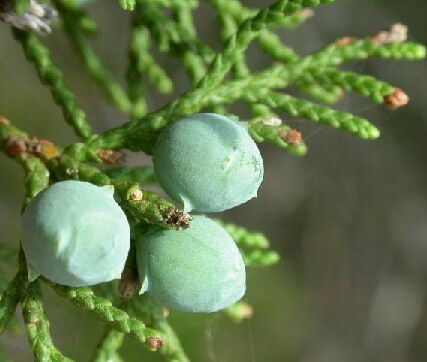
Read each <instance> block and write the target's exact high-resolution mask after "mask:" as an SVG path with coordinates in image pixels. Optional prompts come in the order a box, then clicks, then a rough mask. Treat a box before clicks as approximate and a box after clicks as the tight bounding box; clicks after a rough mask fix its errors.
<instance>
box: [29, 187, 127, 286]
mask: <svg viewBox="0 0 427 362" xmlns="http://www.w3.org/2000/svg"><path fill="white" fill-rule="evenodd" d="M113 193H114V190H113V188H112V187H108V186H107V187H98V186H95V185H92V184H90V183H87V182H81V181H63V182H58V183H56V184H54V185H52V186H50V187H48V188H47V189H46V190H44V191H42V192H41V193H40V194H39V195H37V197H36V198H35V199H34V200H33V201H31V203H30V204H29V205H28V207H27V208H26V210H25V213H24V216H23V222H22V246H23V249H24V252H25V256H26V260H27V264H28V269H29V273H30V278H34V277H36V276H38V275H42V276H44V277H46V278H47V279H49V280H51V281H53V282H55V283H59V284H62V285H67V286H72V287H81V286H87V285H94V284H98V283H103V282H108V281H110V280H113V279H118V278H120V274H121V272H122V270H123V268H124V265H125V262H126V258H127V254H128V252H129V247H130V228H129V223H128V221H127V219H126V215H125V214H124V212H123V211H122V209H121V208H120V207H119V205H118V204H117V203H116V201H115V200H114V198H113Z"/></svg>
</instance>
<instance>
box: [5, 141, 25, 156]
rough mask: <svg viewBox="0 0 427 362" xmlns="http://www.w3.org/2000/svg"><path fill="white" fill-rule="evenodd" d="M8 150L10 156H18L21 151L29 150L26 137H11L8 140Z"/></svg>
mask: <svg viewBox="0 0 427 362" xmlns="http://www.w3.org/2000/svg"><path fill="white" fill-rule="evenodd" d="M6 152H7V154H8V155H9V156H10V157H16V156H18V155H19V154H21V153H24V152H27V145H26V143H25V139H24V138H21V137H9V138H8V139H7V140H6Z"/></svg>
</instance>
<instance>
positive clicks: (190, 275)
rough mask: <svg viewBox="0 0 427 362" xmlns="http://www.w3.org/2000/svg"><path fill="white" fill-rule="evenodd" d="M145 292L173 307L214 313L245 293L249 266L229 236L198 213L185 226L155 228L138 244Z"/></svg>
mask: <svg viewBox="0 0 427 362" xmlns="http://www.w3.org/2000/svg"><path fill="white" fill-rule="evenodd" d="M137 263H138V270H139V276H140V280H141V283H142V289H141V293H144V292H147V293H148V294H149V295H151V296H152V297H154V298H155V299H157V300H158V301H159V302H161V303H163V304H164V305H165V306H167V307H168V308H171V309H175V310H180V311H185V312H203V313H210V312H216V311H218V310H220V309H223V308H225V307H227V306H229V305H231V304H233V303H235V302H236V301H238V300H239V299H240V298H242V296H243V295H244V294H245V289H246V273H245V265H244V264H243V260H242V257H241V255H240V252H239V249H238V248H237V246H236V244H235V243H234V241H233V240H232V238H231V237H230V235H229V234H228V233H227V232H226V231H225V230H224V229H223V228H222V227H221V226H220V225H218V224H217V223H216V222H214V221H212V220H210V219H208V218H207V217H204V216H194V217H193V220H192V222H191V226H190V228H189V229H186V230H179V231H177V230H165V229H160V228H158V227H153V228H151V229H150V230H149V231H148V232H147V233H146V234H145V235H144V236H143V237H142V238H141V239H140V240H139V242H138V244H137Z"/></svg>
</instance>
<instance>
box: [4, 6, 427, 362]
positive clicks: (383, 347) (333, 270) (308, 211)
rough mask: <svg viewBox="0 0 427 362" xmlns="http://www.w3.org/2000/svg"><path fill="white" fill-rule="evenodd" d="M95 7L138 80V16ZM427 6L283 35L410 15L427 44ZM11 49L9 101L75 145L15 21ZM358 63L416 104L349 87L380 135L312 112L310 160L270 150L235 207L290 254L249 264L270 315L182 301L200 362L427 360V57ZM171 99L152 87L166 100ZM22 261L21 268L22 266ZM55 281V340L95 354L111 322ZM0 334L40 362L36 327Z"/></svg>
mask: <svg viewBox="0 0 427 362" xmlns="http://www.w3.org/2000/svg"><path fill="white" fill-rule="evenodd" d="M270 2H271V1H263V0H258V1H255V0H253V1H245V4H248V5H254V6H266V5H268V4H269V3H270ZM89 10H90V13H91V14H92V15H93V17H94V18H95V19H96V20H97V21H99V24H100V27H101V29H102V33H101V35H100V37H99V39H97V40H96V42H95V46H96V48H97V49H98V50H99V52H100V54H102V57H103V59H104V60H105V62H106V63H107V64H108V65H109V67H110V68H111V69H112V71H113V72H114V74H115V75H116V76H117V78H118V79H120V80H121V81H122V82H123V74H124V72H125V68H126V60H125V59H126V58H125V56H126V44H127V24H128V21H129V16H128V14H126V13H125V12H123V11H120V10H119V8H118V6H117V4H116V1H113V0H102V1H97V2H96V3H94V4H93V5H91V6H90V7H89ZM426 14H427V2H426V1H423V0H405V1H401V0H375V1H373V0H351V1H342V2H339V3H338V4H335V5H332V6H324V7H322V8H319V9H318V10H317V11H316V16H315V17H314V18H313V19H311V20H309V21H308V22H307V23H306V24H305V25H303V26H302V27H300V28H299V29H297V30H296V31H295V32H282V33H281V35H282V36H283V39H285V40H286V41H287V42H288V43H289V44H291V45H292V46H294V47H295V48H296V49H297V50H299V51H300V52H301V53H307V52H310V51H313V50H316V49H318V48H320V47H321V46H323V45H325V44H327V43H328V42H330V41H333V40H335V39H337V38H339V37H341V36H344V35H355V36H365V35H371V34H374V33H376V32H377V31H379V30H383V29H386V28H388V27H389V25H391V24H392V23H394V22H396V21H400V22H402V23H404V24H407V25H408V26H409V29H410V39H411V40H414V41H419V42H422V43H425V44H426V43H427V26H426ZM196 20H197V23H198V29H199V30H200V32H201V34H202V37H203V38H204V39H206V41H207V42H209V43H210V44H213V45H215V44H218V37H217V36H216V35H215V34H217V33H216V31H217V30H218V25H217V22H216V19H215V16H214V13H213V12H212V11H211V9H210V8H209V7H208V6H205V5H204V6H202V8H201V9H200V10H199V11H198V12H197V16H196ZM214 30H215V31H214ZM45 40H46V42H47V43H48V44H49V47H50V49H51V50H52V54H53V58H54V60H55V61H56V62H57V63H58V64H59V65H60V66H61V67H62V69H63V70H64V73H65V78H66V81H67V83H68V84H69V85H70V86H71V88H72V89H73V90H74V91H75V93H76V94H77V98H78V101H79V103H80V104H81V105H82V107H84V109H85V110H87V112H88V114H89V117H90V119H91V120H92V122H93V123H94V126H95V129H96V130H97V131H103V130H105V129H107V128H108V127H112V126H114V125H118V124H120V123H122V122H124V121H125V120H126V118H125V116H124V115H122V114H120V113H118V112H117V111H115V110H114V109H113V108H112V107H111V106H109V105H108V104H107V103H106V102H105V100H104V98H103V97H102V95H101V94H100V92H99V91H98V88H97V86H96V85H95V84H94V83H93V82H92V80H91V79H90V77H89V76H88V75H87V73H86V72H85V70H84V68H83V67H82V65H81V63H80V62H79V59H78V58H77V57H76V55H75V54H74V53H73V51H72V50H71V47H70V45H69V43H68V41H67V39H66V38H65V37H64V35H63V34H62V33H61V31H59V30H58V31H56V32H54V34H53V35H51V36H49V37H46V39H45ZM0 55H1V56H0V89H1V96H0V114H1V115H4V116H6V117H8V118H9V119H10V120H12V121H13V122H14V123H15V124H16V125H18V126H19V127H21V128H23V129H25V130H27V131H28V132H29V133H31V134H34V135H37V136H40V137H46V138H50V139H52V140H55V141H56V142H61V143H65V142H70V141H73V140H75V138H74V136H73V134H72V132H71V131H70V129H69V128H68V127H66V126H65V125H64V122H63V119H62V116H61V113H60V112H59V111H58V109H57V108H56V107H55V105H54V104H53V101H52V99H51V96H50V94H49V93H48V91H47V90H46V89H45V88H44V87H43V86H41V85H40V83H39V81H38V79H37V77H36V74H35V71H34V69H33V67H32V66H31V65H29V64H28V63H27V62H26V61H25V59H24V56H23V53H22V50H21V49H20V47H19V46H18V45H17V44H16V43H15V42H14V41H13V39H12V37H11V33H10V29H9V28H8V27H7V26H6V25H4V24H0ZM159 59H161V62H162V64H164V65H165V67H166V68H167V69H168V70H169V72H170V74H171V75H172V76H173V79H174V81H175V84H176V88H177V92H178V93H179V92H181V91H182V90H184V89H186V88H187V87H188V81H187V79H186V77H185V74H184V72H183V70H182V67H180V65H179V63H178V62H177V61H176V60H173V59H170V58H165V57H163V56H162V57H160V58H159ZM248 59H249V62H250V63H251V65H252V67H253V69H262V68H263V67H265V66H267V65H268V64H269V63H268V62H269V61H268V59H266V58H265V57H264V56H263V55H262V54H260V53H259V52H258V50H257V49H256V48H255V47H253V48H250V51H249V55H248ZM348 68H349V69H352V70H355V71H359V72H367V73H370V74H373V75H376V76H378V77H380V78H383V79H386V80H388V81H390V82H391V83H392V84H394V85H396V86H398V87H400V88H402V89H404V90H405V91H406V92H407V93H408V94H409V96H410V98H411V102H410V105H409V106H408V107H406V108H404V109H402V110H399V111H394V112H393V111H389V110H385V109H384V108H383V107H381V106H377V105H371V104H370V103H369V102H368V101H366V100H364V99H361V98H358V97H354V96H347V97H345V99H344V100H343V101H342V102H341V103H340V104H339V105H338V107H339V108H340V109H342V110H346V111H351V112H354V113H356V114H359V115H362V116H364V117H368V118H369V119H371V120H373V121H374V122H375V123H376V124H377V125H378V126H379V127H380V128H381V130H382V137H381V139H379V140H378V141H375V142H366V141H361V140H357V139H354V138H353V137H352V136H349V135H346V134H343V133H339V132H336V131H335V130H332V129H326V128H324V127H322V128H319V127H317V126H314V127H313V126H310V125H307V124H306V123H300V122H297V123H296V124H298V126H299V125H301V126H302V129H303V130H304V136H305V139H306V140H307V143H308V145H309V147H310V151H309V153H308V155H307V156H306V157H304V158H297V157H294V156H291V155H289V154H286V153H282V152H281V151H280V150H278V149H275V148H274V147H270V146H264V145H263V146H262V147H261V148H262V152H263V155H264V160H265V168H266V176H265V181H264V183H263V185H262V188H261V191H260V193H259V197H258V198H257V199H255V200H253V201H251V202H249V203H248V204H246V205H243V206H241V207H238V208H236V209H234V210H232V211H230V212H227V213H224V215H223V216H224V218H225V219H226V220H229V221H233V222H235V223H237V224H241V225H244V226H246V227H248V228H251V229H255V230H259V231H262V232H264V233H265V234H266V235H267V236H268V237H269V238H270V239H271V240H272V243H273V247H274V248H275V249H276V250H278V251H279V252H280V253H281V255H282V261H281V262H280V263H279V264H278V265H277V266H275V267H272V268H267V269H251V270H250V271H249V278H248V294H247V300H248V301H249V303H251V304H252V305H253V307H254V308H255V314H254V317H253V318H252V320H250V321H248V322H244V323H243V324H240V325H235V324H233V323H232V322H231V321H229V320H228V319H227V318H226V317H225V316H224V315H222V314H215V315H191V314H183V313H173V314H172V316H171V321H172V323H173V324H174V326H175V327H176V329H177V331H178V333H179V335H180V336H181V338H182V341H183V344H184V347H185V348H186V350H187V351H188V353H189V355H190V357H191V358H192V360H193V361H221V362H222V361H224V362H226V361H227V362H234V361H251V362H255V361H260V362H279V361H291V362H293V361H301V362H356V361H357V362H358V361H363V362H365V361H375V362H381V361H387V362H406V361H408V362H409V361H420V362H421V361H426V360H427V293H426V292H427V145H426V144H427V107H426V92H425V85H426V84H427V65H426V62H418V63H405V62H389V61H378V60H376V61H369V62H367V63H363V64H361V63H358V64H352V65H350V66H348ZM168 99H170V97H163V96H158V95H157V93H156V92H154V91H152V90H150V98H149V100H150V103H151V105H152V106H153V107H157V106H159V105H161V104H163V103H164V102H165V101H166V100H168ZM236 110H237V111H239V109H238V108H236ZM128 161H129V163H130V164H134V165H136V164H147V163H149V162H150V161H149V159H147V158H146V157H144V156H143V155H142V154H136V155H129V156H128ZM0 170H1V171H0V175H1V177H0V238H1V242H3V243H8V244H10V245H17V244H18V239H19V222H20V221H19V220H20V216H19V214H20V204H21V200H22V198H23V187H22V172H21V170H20V169H19V168H18V167H17V166H16V165H14V164H13V162H11V161H10V160H8V159H6V158H5V157H3V156H1V157H0ZM8 272H9V275H12V273H13V270H10V271H8ZM44 293H45V299H46V301H47V306H46V309H47V314H48V316H49V318H50V320H51V329H52V333H53V336H54V340H55V343H56V344H57V345H58V346H59V348H60V349H61V350H63V351H64V353H65V354H67V355H69V356H70V357H72V358H74V359H76V360H77V361H87V360H88V359H89V357H90V351H91V349H92V348H93V346H94V345H95V344H96V341H97V340H98V338H99V337H100V335H101V333H102V325H101V324H100V323H98V322H96V321H95V320H93V319H92V318H91V317H90V316H87V315H84V314H82V313H80V312H78V311H76V310H75V309H74V308H73V307H71V306H70V305H69V304H68V303H67V302H66V301H63V300H60V299H59V298H58V297H56V296H55V295H54V294H53V293H52V292H51V291H50V290H49V289H46V290H44ZM0 344H1V345H2V346H3V347H4V348H5V349H6V350H7V352H8V354H9V356H10V357H11V358H12V360H14V361H31V360H32V355H31V352H30V350H29V347H28V346H27V341H26V337H25V335H22V336H19V337H16V336H13V335H11V334H7V335H4V336H3V337H2V338H1V339H0ZM122 352H123V357H124V359H125V360H126V361H158V360H160V358H159V357H158V356H157V355H155V354H148V353H147V352H145V351H143V350H142V348H141V347H140V346H139V345H138V344H137V343H136V342H134V341H132V340H130V339H129V340H126V343H125V345H124V346H123V348H122Z"/></svg>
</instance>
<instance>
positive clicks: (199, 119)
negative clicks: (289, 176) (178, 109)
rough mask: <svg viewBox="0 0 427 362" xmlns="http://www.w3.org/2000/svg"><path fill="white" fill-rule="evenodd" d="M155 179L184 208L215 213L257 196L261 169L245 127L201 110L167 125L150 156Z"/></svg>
mask: <svg viewBox="0 0 427 362" xmlns="http://www.w3.org/2000/svg"><path fill="white" fill-rule="evenodd" d="M153 162H154V168H155V172H156V175H157V178H158V180H159V182H160V184H161V185H162V187H163V189H164V190H165V191H166V193H167V194H168V195H169V196H170V197H172V198H173V199H174V200H175V201H178V202H180V203H182V204H183V205H184V209H185V211H191V210H194V211H199V212H218V211H223V210H227V209H231V208H232V207H234V206H237V205H240V204H242V203H244V202H246V201H248V200H249V199H251V198H253V197H255V196H256V195H257V190H258V188H259V186H260V184H261V182H262V179H263V175H264V167H263V161H262V157H261V154H260V152H259V150H258V147H257V146H256V144H255V142H254V141H253V140H252V138H251V137H250V135H249V133H248V130H247V127H246V125H244V124H243V123H241V122H236V121H233V120H231V119H229V118H227V117H224V116H221V115H218V114H211V113H200V114H195V115H193V116H190V117H187V118H184V119H181V120H179V121H176V122H174V123H172V124H171V125H170V126H168V127H167V128H166V129H165V130H164V131H163V132H162V133H161V135H160V137H159V139H158V141H157V143H156V145H155V148H154V154H153Z"/></svg>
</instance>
